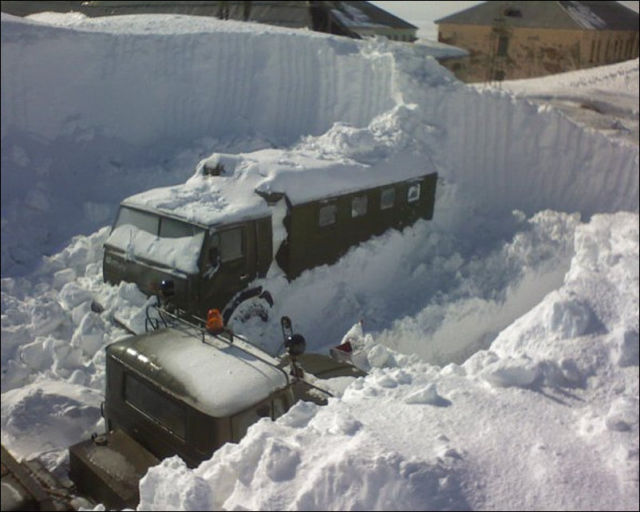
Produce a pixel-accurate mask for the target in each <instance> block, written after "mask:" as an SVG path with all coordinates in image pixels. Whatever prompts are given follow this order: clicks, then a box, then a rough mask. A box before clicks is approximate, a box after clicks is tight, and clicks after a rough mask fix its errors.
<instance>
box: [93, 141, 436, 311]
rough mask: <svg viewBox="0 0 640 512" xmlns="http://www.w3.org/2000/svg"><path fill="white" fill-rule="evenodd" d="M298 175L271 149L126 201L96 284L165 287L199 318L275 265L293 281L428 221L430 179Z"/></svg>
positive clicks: (406, 174)
mask: <svg viewBox="0 0 640 512" xmlns="http://www.w3.org/2000/svg"><path fill="white" fill-rule="evenodd" d="M283 162H285V163H283ZM421 164H422V165H424V163H421ZM303 167H304V168H303V169H300V164H299V162H296V164H292V163H286V158H284V157H283V152H282V151H277V150H264V151H261V152H256V153H255V154H248V155H222V154H214V155H213V156H212V157H210V158H208V159H205V160H203V161H202V162H200V164H199V165H198V168H197V171H196V174H195V175H194V176H193V177H192V178H191V179H190V180H188V181H187V182H186V183H185V184H183V185H178V186H174V187H165V188H159V189H153V190H149V191H147V192H143V193H141V194H137V195H134V196H131V197H129V198H127V199H125V200H124V201H122V203H121V206H120V209H119V212H118V215H117V218H116V220H115V223H114V225H113V228H112V231H111V234H110V235H109V237H108V239H107V241H106V242H105V253H104V262H103V270H104V279H105V281H107V282H110V283H114V284H117V283H118V282H120V281H128V282H134V283H136V284H138V286H139V288H140V289H141V290H142V291H143V292H144V293H146V294H148V295H152V294H156V293H158V287H159V285H160V283H161V282H162V281H163V280H172V281H173V283H174V287H175V299H174V301H175V304H176V305H177V306H178V307H179V308H181V309H183V310H185V311H186V312H188V313H191V314H193V315H196V316H198V317H200V318H203V317H206V311H207V310H209V309H210V308H218V309H220V310H222V309H223V308H224V306H225V305H226V304H228V303H229V301H230V300H231V299H232V298H233V297H234V296H235V295H236V294H238V293H239V292H241V291H242V290H245V289H246V288H247V286H248V285H249V283H251V282H252V281H253V280H254V279H256V278H260V277H264V276H265V275H266V274H267V272H268V271H269V269H270V267H271V266H272V265H273V264H274V263H276V264H277V265H278V266H279V268H280V269H281V270H282V271H283V272H284V274H285V275H286V276H287V278H288V279H290V280H291V279H295V278H296V277H297V276H299V275H300V274H301V273H302V272H303V271H305V270H307V269H311V268H313V267H316V266H319V265H324V264H332V263H334V262H336V261H337V260H338V259H339V258H340V257H341V256H343V255H344V254H345V253H346V252H347V251H348V250H349V248H351V247H353V246H354V245H357V244H358V243H361V242H363V241H366V240H367V239H369V238H371V237H372V236H376V235H380V234H382V233H384V232H385V231H386V230H388V229H391V228H395V229H402V228H404V227H406V226H409V225H411V224H413V223H414V222H416V221H417V220H418V219H431V218H432V216H433V209H434V201H435V190H436V179H437V174H436V173H435V172H427V171H425V170H421V169H419V168H414V169H406V168H405V170H404V171H402V172H401V171H400V170H398V169H396V170H395V172H394V171H393V170H390V169H388V168H382V167H380V166H378V167H368V166H365V165H363V164H355V163H349V164H345V163H336V162H333V161H326V160H311V159H310V160H309V161H308V162H305V165H303Z"/></svg>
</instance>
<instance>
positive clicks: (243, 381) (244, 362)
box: [69, 313, 364, 509]
mask: <svg viewBox="0 0 640 512" xmlns="http://www.w3.org/2000/svg"><path fill="white" fill-rule="evenodd" d="M165 314H166V313H165ZM171 323H172V326H171V327H168V328H162V329H158V330H155V331H152V332H148V333H145V334H140V335H136V336H131V337H129V338H126V339H124V340H121V341H117V342H115V343H113V344H111V345H109V346H108V347H107V351H106V393H105V401H104V403H103V407H102V413H103V416H104V419H105V424H106V430H105V432H104V433H103V434H100V435H94V436H92V438H91V439H87V440H86V441H82V442H80V443H78V444H75V445H73V446H71V447H70V448H69V464H70V475H69V476H70V477H71V480H72V481H73V482H74V483H75V486H76V488H75V492H76V493H78V494H80V495H82V496H84V497H86V498H89V499H91V500H92V501H93V502H96V503H103V504H105V505H106V506H107V507H109V508H115V509H121V508H124V507H131V508H135V507H136V506H137V505H138V501H139V494H138V482H139V480H140V478H141V477H142V476H144V474H145V473H146V471H147V470H148V469H149V468H150V467H151V466H154V465H156V464H158V463H159V462H160V461H161V460H162V459H164V458H166V457H170V456H173V455H179V456H180V457H181V458H182V459H183V460H184V461H185V463H186V464H187V465H188V466H190V467H196V466H197V465H198V464H200V463H201V462H202V461H204V460H207V459H209V458H211V456H212V454H213V452H214V451H215V450H216V449H218V448H219V447H221V446H222V445H223V444H225V443H227V442H239V441H240V440H241V439H242V437H243V436H244V435H245V433H246V431H247V429H248V428H249V427H250V426H251V425H252V424H253V423H255V422H256V421H258V420H260V419H262V418H270V419H276V418H278V417H279V416H281V415H282V414H284V413H285V412H286V411H288V410H289V408H290V407H291V406H292V405H293V404H294V403H296V402H297V401H298V400H306V401H313V402H315V403H318V404H323V403H326V400H327V398H328V397H329V396H331V394H332V393H331V386H330V385H329V386H327V385H326V383H328V382H330V381H327V380H326V379H331V378H334V377H340V379H338V380H339V381H340V382H344V380H345V378H347V379H346V380H347V381H349V380H351V379H354V378H357V377H359V376H362V375H364V372H362V371H361V370H359V369H358V368H356V367H354V366H352V365H349V364H346V363H343V362H340V361H337V360H334V359H332V358H330V357H328V356H323V355H321V354H305V353H304V345H305V343H304V338H302V337H301V336H300V335H296V334H290V335H286V336H285V341H284V346H285V347H286V348H287V354H286V355H284V356H282V357H273V356H272V355H270V354H268V353H266V352H265V351H263V350H261V349H260V348H258V347H256V346H254V345H252V344H251V343H250V342H248V340H246V339H244V338H242V337H240V336H237V335H234V334H233V333H231V332H230V331H228V330H222V331H219V332H209V331H208V330H207V329H205V328H201V327H198V326H196V325H193V324H189V323H187V322H185V321H183V320H179V319H178V317H174V318H173V321H172V322H171Z"/></svg>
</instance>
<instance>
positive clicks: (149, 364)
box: [109, 327, 288, 418]
mask: <svg viewBox="0 0 640 512" xmlns="http://www.w3.org/2000/svg"><path fill="white" fill-rule="evenodd" d="M206 339H207V343H204V342H203V341H202V337H201V333H200V332H199V331H195V330H194V329H188V328H175V327H173V328H168V329H161V330H158V331H154V332H152V333H148V334H143V335H139V336H134V337H131V338H127V339H125V340H122V341H119V342H116V343H114V344H112V345H111V346H110V347H109V352H110V353H111V354H112V355H115V356H116V357H117V358H118V359H120V360H122V361H123V362H124V363H126V364H127V365H128V366H130V367H133V368H134V369H136V370H138V371H139V372H141V373H142V374H143V375H145V376H146V377H147V378H151V379H152V380H153V381H154V382H156V383H157V384H158V385H160V386H162V387H163V388H164V389H165V390H167V391H169V392H170V394H172V395H174V396H176V397H177V398H179V399H180V400H182V401H184V402H186V403H187V404H189V405H191V406H192V407H194V408H195V409H197V410H199V411H201V412H203V413H205V414H207V415H208V416H213V417H216V418H222V417H228V416H231V415H234V414H236V413H238V412H241V411H243V410H245V409H247V408H248V407H250V406H252V405H255V404H257V403H258V402H260V401H262V400H264V399H266V398H267V397H268V396H270V395H271V394H272V393H273V392H274V391H277V390H278V389H282V388H284V387H285V386H286V385H287V382H288V379H287V377H286V374H285V373H284V372H283V371H282V370H279V369H278V368H275V367H274V366H272V365H271V364H267V363H266V362H264V361H262V360H260V359H258V358H257V357H253V356H251V355H249V354H247V353H246V352H244V351H243V350H241V349H240V348H238V346H233V345H229V344H228V343H225V342H223V341H220V340H219V339H217V338H215V337H213V336H210V335H206ZM234 344H236V345H238V344H240V345H243V346H246V345H247V344H245V343H243V342H242V341H241V340H238V339H236V340H235V341H234ZM251 350H252V351H256V350H259V349H257V348H255V347H252V348H251ZM260 357H261V358H264V359H266V360H268V361H272V360H273V358H272V357H271V356H269V355H268V354H264V355H263V354H262V353H260ZM273 361H275V360H273ZM273 361H272V362H273Z"/></svg>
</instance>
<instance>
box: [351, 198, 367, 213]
mask: <svg viewBox="0 0 640 512" xmlns="http://www.w3.org/2000/svg"><path fill="white" fill-rule="evenodd" d="M366 213H367V196H358V197H354V198H353V199H352V200H351V217H354V218H355V217H362V216H363V215H365V214H366Z"/></svg>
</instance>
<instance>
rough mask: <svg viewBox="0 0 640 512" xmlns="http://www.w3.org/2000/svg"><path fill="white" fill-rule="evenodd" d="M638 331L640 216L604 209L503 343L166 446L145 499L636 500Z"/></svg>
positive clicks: (312, 506)
mask: <svg viewBox="0 0 640 512" xmlns="http://www.w3.org/2000/svg"><path fill="white" fill-rule="evenodd" d="M596 289H597V290H598V291H599V292H596V293H594V291H595V290H596ZM621 305H624V306H623V307H619V306H621ZM357 331H358V330H357V329H355V330H354V332H353V333H352V337H353V336H354V333H355V336H356V337H357ZM629 340H630V341H629ZM637 340H638V223H637V216H636V215H632V214H623V213H620V214H615V215H598V216H595V217H594V218H593V219H592V221H591V222H590V223H589V224H583V225H580V226H579V227H578V228H577V230H576V235H575V255H574V257H573V258H572V260H571V267H570V269H569V272H568V273H567V277H566V280H565V283H564V284H563V285H562V286H561V287H560V288H559V289H558V290H556V291H554V292H552V293H550V294H548V295H547V296H546V297H545V298H544V300H543V301H542V302H541V303H540V304H539V305H538V306H536V307H535V308H533V309H532V310H531V311H530V312H529V313H527V314H525V315H523V316H522V317H521V318H520V319H518V320H517V321H516V322H514V323H512V324H511V325H510V326H509V327H508V328H507V329H505V330H503V331H502V332H501V333H500V334H499V336H498V337H497V338H496V340H495V341H494V343H492V345H491V347H490V349H489V350H482V351H479V352H477V353H476V354H475V355H473V356H472V357H471V358H469V359H468V360H467V361H466V362H465V363H464V364H462V365H460V366H459V365H456V364H455V363H451V364H449V365H447V366H444V367H438V366H432V365H429V364H426V363H424V362H418V361H416V360H415V359H411V358H406V357H399V355H398V354H395V355H394V354H390V355H391V357H387V358H386V359H378V361H379V364H378V365H374V366H373V368H372V371H371V373H370V375H369V376H368V377H367V378H366V379H358V380H357V381H356V382H355V383H354V384H352V385H351V386H350V387H349V388H348V389H347V390H346V392H345V394H344V395H343V397H342V398H341V399H332V400H331V401H330V404H329V405H328V406H326V407H317V406H315V405H312V404H307V403H299V404H297V405H296V406H295V407H294V408H293V409H292V410H291V411H289V413H288V414H287V415H286V416H284V417H283V418H282V419H281V420H279V421H277V422H276V423H275V424H274V423H272V422H270V421H268V420H261V421H260V422H259V423H257V424H256V425H254V426H253V427H251V428H250V429H249V432H248V434H247V436H246V438H244V439H243V440H242V441H241V442H240V443H239V444H237V445H235V444H228V445H226V446H225V447H223V448H222V449H221V450H219V451H218V452H216V453H215V454H214V456H213V458H212V459H211V460H210V461H207V462H204V463H203V464H201V465H200V466H199V467H198V468H197V469H195V470H193V471H191V470H188V469H186V467H185V466H184V464H183V463H182V462H181V461H180V460H179V459H178V458H176V457H174V458H172V459H167V460H165V461H164V462H163V463H162V464H160V465H159V466H157V467H155V468H153V469H151V470H150V471H149V473H148V475H147V476H146V477H145V479H143V481H142V483H141V486H140V489H141V495H142V501H141V504H140V507H139V508H140V509H142V510H159V509H161V508H164V507H170V508H172V509H190V510H195V509H219V508H222V507H224V508H226V509H239V508H248V509H253V510H273V509H280V510H300V509H304V510H338V509H339V510H354V509H361V510H417V509H436V510H443V509H444V510H452V509H453V510H456V509H457V510H460V509H467V508H470V509H479V508H480V509H538V508H546V507H549V506H551V505H552V504H553V506H555V507H558V508H560V509H565V508H577V509H587V508H589V509H616V510H630V509H633V508H634V507H635V504H636V503H637V499H638V480H637V475H638V469H639V468H638V449H637V446H638V360H637V342H638V341H637ZM369 342H371V340H369ZM634 350H635V353H634V352H633V351H634ZM370 355H371V352H370ZM371 359H372V360H373V359H374V358H371ZM399 419H401V420H399ZM327 447H331V448H330V449H327ZM169 480H173V481H176V480H179V481H180V485H175V486H171V487H168V486H166V484H165V482H167V481H169ZM517 489H523V492H519V491H518V490H517Z"/></svg>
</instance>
